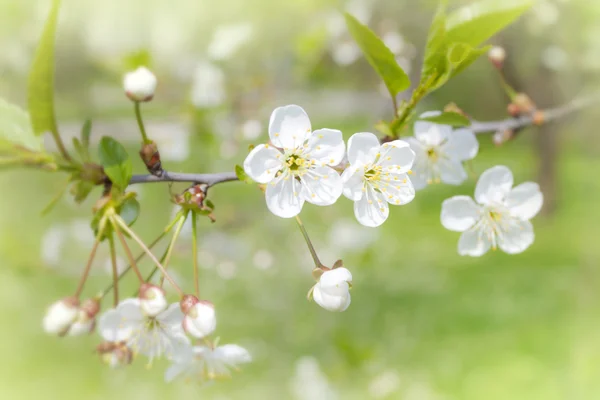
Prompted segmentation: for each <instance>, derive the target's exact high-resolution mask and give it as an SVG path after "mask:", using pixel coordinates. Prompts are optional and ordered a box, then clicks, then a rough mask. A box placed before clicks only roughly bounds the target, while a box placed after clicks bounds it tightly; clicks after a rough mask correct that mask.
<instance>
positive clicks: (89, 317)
mask: <svg viewBox="0 0 600 400" xmlns="http://www.w3.org/2000/svg"><path fill="white" fill-rule="evenodd" d="M99 311H100V301H99V300H98V299H96V298H91V299H87V300H85V301H84V302H83V303H82V304H81V307H79V310H78V311H77V317H76V318H75V320H74V321H73V323H72V324H71V326H70V327H69V331H68V335H69V336H78V335H85V334H88V333H91V332H92V331H93V330H94V328H95V326H96V314H98V312H99Z"/></svg>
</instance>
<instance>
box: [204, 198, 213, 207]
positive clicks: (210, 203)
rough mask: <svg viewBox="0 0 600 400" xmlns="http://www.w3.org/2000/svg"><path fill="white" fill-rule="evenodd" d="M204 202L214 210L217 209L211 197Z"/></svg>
mask: <svg viewBox="0 0 600 400" xmlns="http://www.w3.org/2000/svg"><path fill="white" fill-rule="evenodd" d="M204 204H205V205H206V207H208V208H210V209H211V210H214V209H215V205H214V204H213V202H212V201H210V200H209V199H206V200H205V201H204Z"/></svg>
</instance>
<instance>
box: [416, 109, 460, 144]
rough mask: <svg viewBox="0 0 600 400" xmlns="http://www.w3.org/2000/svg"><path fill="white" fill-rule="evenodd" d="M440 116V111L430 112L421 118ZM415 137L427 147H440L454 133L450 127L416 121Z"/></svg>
mask: <svg viewBox="0 0 600 400" xmlns="http://www.w3.org/2000/svg"><path fill="white" fill-rule="evenodd" d="M436 115H440V112H439V111H430V112H426V113H423V114H421V115H420V118H424V117H433V116H436ZM414 131H415V137H416V138H417V139H418V140H419V141H420V142H421V143H423V144H424V145H426V146H439V145H440V144H442V143H443V142H444V141H446V140H447V139H448V137H449V136H450V134H451V133H452V127H451V126H449V125H440V124H435V123H433V122H427V121H416V122H415V125H414Z"/></svg>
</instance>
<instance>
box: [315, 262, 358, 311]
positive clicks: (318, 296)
mask: <svg viewBox="0 0 600 400" xmlns="http://www.w3.org/2000/svg"><path fill="white" fill-rule="evenodd" d="M351 285H352V274H351V273H350V271H348V270H347V269H346V268H344V267H339V268H335V269H332V270H329V271H325V272H324V273H323V275H321V278H320V279H319V282H317V284H316V285H315V286H314V287H313V292H312V296H313V299H314V300H315V302H316V303H317V304H318V305H320V306H321V307H323V308H324V309H326V310H328V311H345V310H346V309H347V308H348V306H349V305H350V287H351Z"/></svg>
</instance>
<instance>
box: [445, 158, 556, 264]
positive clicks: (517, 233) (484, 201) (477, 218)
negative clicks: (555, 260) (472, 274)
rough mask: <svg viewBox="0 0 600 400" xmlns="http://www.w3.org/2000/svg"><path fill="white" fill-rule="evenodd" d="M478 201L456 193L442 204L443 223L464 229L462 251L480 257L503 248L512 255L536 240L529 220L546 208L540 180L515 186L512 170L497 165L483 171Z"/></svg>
mask: <svg viewBox="0 0 600 400" xmlns="http://www.w3.org/2000/svg"><path fill="white" fill-rule="evenodd" d="M475 200H476V201H477V203H475V201H473V199H472V198H470V197H468V196H455V197H452V198H450V199H447V200H446V201H444V203H443V204H442V214H441V221H442V225H444V227H446V228H447V229H449V230H452V231H456V232H463V233H462V235H461V237H460V240H459V241H458V253H459V254H460V255H469V256H474V257H478V256H481V255H483V254H484V253H486V252H487V251H488V250H489V249H490V248H493V249H494V250H495V249H496V248H497V247H499V248H500V249H501V250H503V251H505V252H506V253H508V254H516V253H521V252H523V251H524V250H525V249H527V248H528V247H529V246H530V245H531V244H532V243H533V240H534V233H533V226H532V225H531V222H529V220H530V219H531V218H533V217H534V216H535V215H536V214H537V213H538V212H539V211H540V209H541V208H542V204H543V201H544V198H543V195H542V193H541V192H540V188H539V186H538V184H537V183H534V182H525V183H522V184H520V185H518V186H515V187H514V188H513V175H512V172H511V171H510V170H509V169H508V168H507V167H505V166H495V167H492V168H490V169H488V170H487V171H485V172H484V173H483V174H481V177H480V178H479V181H478V182H477V186H476V188H475Z"/></svg>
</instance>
